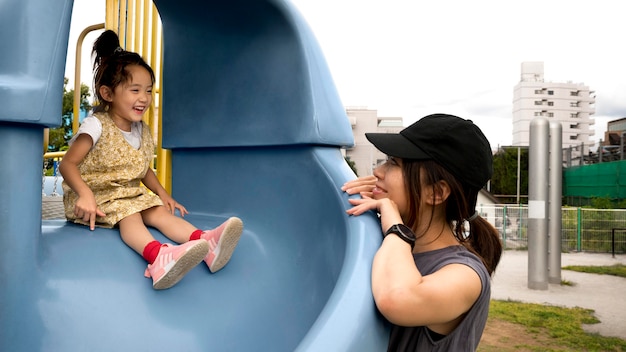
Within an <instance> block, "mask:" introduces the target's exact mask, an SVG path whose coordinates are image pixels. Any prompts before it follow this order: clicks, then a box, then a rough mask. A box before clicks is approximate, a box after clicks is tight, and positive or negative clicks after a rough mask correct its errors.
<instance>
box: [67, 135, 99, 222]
mask: <svg viewBox="0 0 626 352" xmlns="http://www.w3.org/2000/svg"><path fill="white" fill-rule="evenodd" d="M92 146H93V140H92V139H91V136H90V135H88V134H85V133H82V134H80V135H78V137H76V140H75V141H74V142H73V143H72V145H71V146H70V149H68V151H67V153H65V156H63V160H62V161H61V164H60V165H59V171H60V172H61V175H62V176H63V180H64V181H65V183H67V185H68V186H70V188H71V189H72V190H73V191H74V192H76V194H77V195H78V199H77V200H76V204H74V215H76V217H77V218H79V219H82V220H83V221H85V222H88V223H89V228H90V229H91V230H93V229H94V228H95V225H96V216H105V215H106V214H104V212H102V210H100V209H98V206H97V204H96V198H95V197H94V195H93V192H92V191H91V189H90V188H89V186H88V185H87V184H86V183H85V181H83V179H82V177H81V176H80V171H79V170H78V164H80V163H81V162H82V161H83V159H84V158H85V156H86V155H87V153H89V150H90V149H91V147H92Z"/></svg>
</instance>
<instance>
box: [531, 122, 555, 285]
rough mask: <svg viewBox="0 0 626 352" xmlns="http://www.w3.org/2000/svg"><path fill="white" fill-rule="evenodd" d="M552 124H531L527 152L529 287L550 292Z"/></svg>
mask: <svg viewBox="0 0 626 352" xmlns="http://www.w3.org/2000/svg"><path fill="white" fill-rule="evenodd" d="M549 130H550V129H549V122H548V119H546V118H545V117H536V118H534V119H533V120H532V121H531V122H530V145H529V149H528V157H529V162H528V164H529V165H528V169H529V170H528V175H529V178H528V288H530V289H532V290H547V289H548V217H547V210H548V209H547V200H548V171H547V170H548V167H549V162H548V152H549V136H550V132H549Z"/></svg>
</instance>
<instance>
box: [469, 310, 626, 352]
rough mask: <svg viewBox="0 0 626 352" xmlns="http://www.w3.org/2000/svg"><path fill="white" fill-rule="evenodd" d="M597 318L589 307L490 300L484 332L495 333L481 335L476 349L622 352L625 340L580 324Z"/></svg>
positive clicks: (625, 345) (624, 347)
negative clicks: (587, 329)
mask: <svg viewBox="0 0 626 352" xmlns="http://www.w3.org/2000/svg"><path fill="white" fill-rule="evenodd" d="M598 322H599V321H598V319H596V317H595V316H594V315H593V310H590V309H583V308H565V307H557V306H550V305H541V304H534V303H521V302H515V301H498V300H492V301H491V309H490V311H489V320H488V322H487V326H488V328H487V329H485V335H488V334H492V335H496V336H495V337H494V336H487V337H485V336H484V338H483V339H482V340H481V344H480V346H479V348H478V350H479V351H483V352H484V351H624V352H626V340H622V339H619V338H614V337H604V336H600V335H598V334H590V333H587V332H585V331H584V330H583V328H582V325H583V324H594V323H598ZM490 326H491V329H489V327H490ZM506 329H508V330H509V331H511V332H510V333H508V334H507V333H505V332H503V331H504V330H506ZM515 329H518V330H517V331H515Z"/></svg>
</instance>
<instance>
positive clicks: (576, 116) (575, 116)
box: [569, 112, 578, 119]
mask: <svg viewBox="0 0 626 352" xmlns="http://www.w3.org/2000/svg"><path fill="white" fill-rule="evenodd" d="M569 117H571V118H573V119H577V118H578V113H577V112H573V113H571V114H569Z"/></svg>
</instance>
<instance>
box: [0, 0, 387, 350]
mask: <svg viewBox="0 0 626 352" xmlns="http://www.w3.org/2000/svg"><path fill="white" fill-rule="evenodd" d="M155 3H156V5H157V7H158V10H159V13H160V15H161V19H162V23H163V34H164V60H163V63H164V67H163V82H164V85H163V100H164V104H163V112H162V114H163V122H162V123H163V126H162V129H163V137H162V138H163V139H162V140H163V146H164V147H165V148H168V149H170V150H171V159H172V192H173V195H174V197H175V198H176V199H177V200H178V201H180V202H181V203H182V204H184V205H185V206H186V207H187V209H188V210H190V214H189V216H188V219H189V220H190V221H191V222H192V223H194V224H195V225H196V226H198V227H200V228H208V227H213V226H215V225H217V224H218V223H219V222H221V221H222V220H224V219H225V218H226V217H228V216H231V215H237V216H239V217H241V218H242V219H243V221H244V224H245V231H244V234H243V236H242V238H241V241H240V244H239V247H238V248H237V250H236V252H235V254H234V256H233V259H232V260H231V262H230V263H229V264H228V266H227V267H226V268H224V269H223V270H222V271H220V272H218V273H216V274H210V273H209V271H208V270H206V268H205V267H202V266H198V267H197V268H194V269H193V270H192V271H191V272H190V273H189V274H188V275H187V276H186V277H185V278H184V279H183V280H182V281H181V282H180V283H179V284H178V285H176V286H175V287H173V288H171V289H169V290H165V291H155V290H153V289H152V286H151V280H149V279H144V278H142V274H143V270H144V268H145V262H144V261H143V259H142V258H141V257H140V256H138V255H137V254H135V253H134V252H133V251H132V250H131V249H129V248H127V247H126V246H125V245H124V244H123V242H122V241H121V240H120V239H119V235H118V233H117V231H116V230H108V229H100V228H98V229H96V230H95V231H93V232H90V231H89V230H88V229H87V228H85V227H83V226H78V225H73V224H69V223H67V222H65V221H59V220H55V221H43V223H42V221H41V201H42V198H41V165H42V153H41V141H42V137H43V129H44V128H45V127H54V126H57V125H59V124H60V111H61V96H62V88H63V73H64V72H63V71H64V63H65V55H66V48H67V44H68V43H67V41H68V39H67V38H68V34H69V23H70V17H71V10H72V1H71V0H64V1H61V0H60V1H54V2H50V1H48V0H33V1H28V2H22V1H9V0H0V5H1V7H2V11H0V23H1V24H2V25H0V28H1V29H2V30H1V31H0V33H2V34H0V37H1V40H0V51H1V52H3V55H1V56H0V106H2V109H0V141H2V145H3V147H4V148H6V150H7V154H4V156H5V158H4V160H5V164H4V165H3V167H2V168H0V198H1V199H2V200H3V201H2V202H0V282H2V284H1V286H0V350H2V351H87V350H88V351H161V350H163V351H164V350H176V351H183V350H184V351H206V350H210V351H249V350H255V351H293V350H298V351H368V350H369V351H380V350H384V349H385V346H386V344H387V336H388V331H387V327H386V325H385V323H384V322H383V319H382V318H380V317H379V315H378V313H377V311H376V308H375V306H374V302H373V299H372V297H371V291H370V281H369V280H370V279H369V277H370V276H369V275H370V265H371V260H372V257H373V254H374V252H375V251H376V249H377V248H378V246H379V244H380V240H381V239H380V238H379V237H377V236H375V234H376V233H378V232H379V231H380V228H379V225H378V224H377V220H376V219H375V217H374V216H373V215H372V216H360V217H348V216H346V215H345V212H344V211H345V209H346V208H347V207H348V203H347V196H346V195H345V194H343V193H342V192H341V191H340V190H339V188H340V186H341V185H342V184H343V183H344V182H345V181H347V180H349V179H352V178H354V174H353V173H352V172H351V170H350V169H349V167H348V166H347V165H346V163H345V162H344V160H343V157H342V155H341V152H340V147H342V146H350V145H351V144H352V143H353V140H352V134H351V130H350V125H349V123H348V120H347V118H346V117H345V112H344V110H343V106H342V104H341V102H340V101H339V98H338V95H337V93H336V90H335V87H334V85H333V83H332V79H331V77H330V74H329V71H328V68H327V67H326V64H325V61H324V59H323V56H322V54H321V51H320V49H319V47H318V46H317V44H316V41H315V39H314V37H313V35H312V33H311V32H310V30H309V29H308V27H307V25H306V24H305V22H304V21H303V19H302V18H301V17H300V16H299V14H298V13H297V11H296V10H295V9H294V8H293V6H292V5H291V4H289V3H288V2H285V1H281V0H235V1H226V0H220V1H189V0H177V1H172V0H160V1H155ZM9 29H10V30H9ZM154 235H155V237H156V238H157V239H159V240H164V238H163V237H162V236H161V235H160V234H159V233H156V231H155V233H154Z"/></svg>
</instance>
